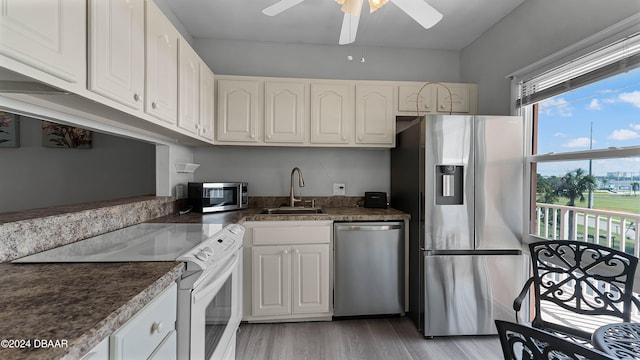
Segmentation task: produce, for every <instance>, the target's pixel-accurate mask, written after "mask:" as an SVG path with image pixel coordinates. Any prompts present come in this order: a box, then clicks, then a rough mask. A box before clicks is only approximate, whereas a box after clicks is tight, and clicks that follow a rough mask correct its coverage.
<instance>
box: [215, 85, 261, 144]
mask: <svg viewBox="0 0 640 360" xmlns="http://www.w3.org/2000/svg"><path fill="white" fill-rule="evenodd" d="M257 114H258V82H257V81H252V80H218V120H217V126H216V129H217V132H216V136H217V139H218V140H219V141H244V142H256V141H257V140H258V139H257V125H258V121H257Z"/></svg>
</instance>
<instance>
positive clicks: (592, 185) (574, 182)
mask: <svg viewBox="0 0 640 360" xmlns="http://www.w3.org/2000/svg"><path fill="white" fill-rule="evenodd" d="M595 189H596V177H595V176H593V175H588V174H585V172H584V169H575V170H573V171H569V172H568V173H566V174H565V175H564V176H563V177H562V178H561V182H560V186H558V187H557V188H556V191H555V193H556V195H557V196H559V197H563V198H567V199H569V202H568V203H567V206H575V205H576V199H578V200H580V201H584V193H585V192H589V191H593V190H595Z"/></svg>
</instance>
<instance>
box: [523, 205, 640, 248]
mask: <svg viewBox="0 0 640 360" xmlns="http://www.w3.org/2000/svg"><path fill="white" fill-rule="evenodd" d="M639 221H640V214H632V213H626V212H620V211H607V210H598V209H588V208H580V207H574V206H565V205H552V204H541V203H537V204H536V222H535V228H534V233H535V235H537V236H540V237H543V238H546V239H554V240H555V239H563V240H584V241H588V242H591V243H596V244H600V245H604V246H608V247H610V248H613V249H617V250H620V251H623V252H626V253H628V254H633V255H634V256H636V257H638V256H639V255H640V254H639V252H640V232H638V231H636V230H637V224H638V222H639Z"/></svg>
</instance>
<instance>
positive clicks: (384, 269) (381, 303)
mask: <svg viewBox="0 0 640 360" xmlns="http://www.w3.org/2000/svg"><path fill="white" fill-rule="evenodd" d="M333 232H334V255H333V256H334V299H333V307H334V311H333V314H334V316H358V315H382V314H402V313H404V222H336V223H334V225H333Z"/></svg>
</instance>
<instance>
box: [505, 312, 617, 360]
mask: <svg viewBox="0 0 640 360" xmlns="http://www.w3.org/2000/svg"><path fill="white" fill-rule="evenodd" d="M495 322H496V327H497V328H498V335H499V336H500V345H501V346H502V353H503V355H504V358H505V360H516V359H518V360H520V359H522V360H552V359H574V360H578V359H585V360H612V359H613V358H611V357H609V356H608V355H606V354H604V353H601V352H600V351H597V350H592V349H589V348H586V347H584V346H582V345H579V344H576V343H573V342H571V341H568V340H565V339H562V338H559V337H557V336H555V335H552V334H550V333H548V332H546V331H543V330H539V329H535V328H532V327H530V326H527V325H521V324H516V323H512V322H508V321H500V320H496V321H495Z"/></svg>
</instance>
